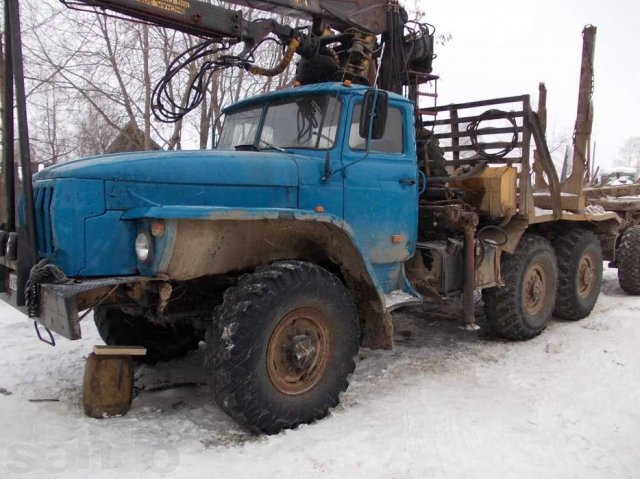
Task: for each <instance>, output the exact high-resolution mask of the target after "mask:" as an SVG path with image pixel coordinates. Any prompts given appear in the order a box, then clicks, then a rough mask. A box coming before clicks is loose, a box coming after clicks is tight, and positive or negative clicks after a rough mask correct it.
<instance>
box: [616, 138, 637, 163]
mask: <svg viewBox="0 0 640 480" xmlns="http://www.w3.org/2000/svg"><path fill="white" fill-rule="evenodd" d="M620 162H621V163H622V166H625V167H632V168H635V169H636V170H640V136H637V137H629V138H627V139H626V140H625V142H624V143H623V144H622V147H621V148H620Z"/></svg>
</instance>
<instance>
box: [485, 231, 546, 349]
mask: <svg viewBox="0 0 640 480" xmlns="http://www.w3.org/2000/svg"><path fill="white" fill-rule="evenodd" d="M502 278H503V281H504V286H503V287H496V288H489V289H486V290H483V292H482V294H483V299H484V304H485V312H486V316H487V320H488V322H489V325H490V326H491V329H492V330H493V331H494V332H495V333H496V334H497V335H499V336H501V337H503V338H507V339H510V340H527V339H529V338H533V337H535V336H537V335H539V334H540V332H542V331H543V330H544V329H545V328H546V327H547V323H548V322H549V319H550V317H551V312H552V310H553V307H554V304H555V301H556V289H557V285H558V269H557V265H556V259H555V254H554V252H553V249H552V248H551V245H550V244H549V242H548V241H547V240H545V239H544V238H542V237H539V236H537V235H525V236H523V237H522V239H521V240H520V244H519V245H518V248H517V250H516V252H515V253H514V254H513V255H509V254H504V255H503V257H502Z"/></svg>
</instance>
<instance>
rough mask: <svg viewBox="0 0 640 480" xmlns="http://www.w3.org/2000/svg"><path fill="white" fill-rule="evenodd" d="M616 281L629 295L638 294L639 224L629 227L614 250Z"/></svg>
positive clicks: (639, 271) (639, 275)
mask: <svg viewBox="0 0 640 480" xmlns="http://www.w3.org/2000/svg"><path fill="white" fill-rule="evenodd" d="M616 264H617V265H618V281H619V282H620V286H621V287H622V289H623V290H624V291H625V292H626V293H628V294H629V295H640V226H638V225H636V226H633V227H629V228H628V229H627V230H626V231H625V232H624V234H623V235H622V240H620V246H619V247H618V250H617V252H616Z"/></svg>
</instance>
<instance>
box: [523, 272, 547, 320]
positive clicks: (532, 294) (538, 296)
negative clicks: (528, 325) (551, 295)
mask: <svg viewBox="0 0 640 480" xmlns="http://www.w3.org/2000/svg"><path fill="white" fill-rule="evenodd" d="M546 297H547V275H546V273H545V269H544V266H543V265H542V264H540V263H535V264H533V265H531V266H530V267H529V269H528V270H527V272H526V274H525V276H524V291H523V303H524V309H525V311H526V312H527V313H528V314H529V315H532V316H533V315H537V314H538V313H540V311H541V310H542V309H543V308H544V305H545V303H546Z"/></svg>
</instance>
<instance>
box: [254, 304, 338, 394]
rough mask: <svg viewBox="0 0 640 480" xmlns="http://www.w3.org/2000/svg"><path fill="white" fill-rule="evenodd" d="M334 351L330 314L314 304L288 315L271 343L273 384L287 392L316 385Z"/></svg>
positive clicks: (269, 367)
mask: <svg viewBox="0 0 640 480" xmlns="http://www.w3.org/2000/svg"><path fill="white" fill-rule="evenodd" d="M331 355H332V341H331V329H330V325H329V320H328V319H327V317H326V316H325V315H324V314H322V313H321V312H319V311H318V310H315V309H313V308H301V309H298V310H294V311H292V312H290V313H289V314H287V315H285V316H284V317H283V318H282V320H280V322H279V323H278V325H276V327H275V329H274V331H273V333H272V334H271V338H270V339H269V343H268V345H267V358H266V360H267V373H268V375H269V379H270V380H271V383H272V384H273V386H274V387H275V388H276V389H278V390H279V391H280V392H282V393H284V394H287V395H300V394H302V393H304V392H307V391H309V390H310V389H312V388H313V387H314V386H315V385H316V384H317V383H318V382H319V381H320V379H321V378H322V376H323V375H324V373H325V371H326V369H327V367H328V365H329V361H330V359H331Z"/></svg>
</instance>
